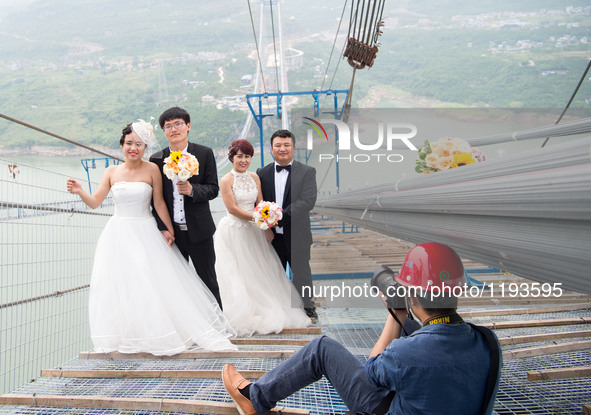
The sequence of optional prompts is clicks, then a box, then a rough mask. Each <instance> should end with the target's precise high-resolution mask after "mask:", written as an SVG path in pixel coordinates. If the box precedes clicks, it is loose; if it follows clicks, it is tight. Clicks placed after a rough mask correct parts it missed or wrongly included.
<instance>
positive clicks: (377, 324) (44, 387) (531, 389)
mask: <svg viewBox="0 0 591 415" xmlns="http://www.w3.org/2000/svg"><path fill="white" fill-rule="evenodd" d="M478 310H482V308H478ZM491 310H493V308H491ZM462 311H469V309H460V313H461V312H462ZM589 311H590V310H589V309H582V310H569V311H564V312H556V313H545V314H544V313H540V314H531V315H523V314H519V315H507V316H486V317H474V318H470V319H468V320H470V321H472V322H476V323H487V322H493V321H494V322H500V321H524V320H540V319H556V318H573V317H574V318H577V317H589V315H590V313H589ZM319 314H320V318H319V321H320V323H321V327H322V333H323V334H326V335H328V336H330V337H333V338H335V339H336V340H338V341H340V342H341V343H343V344H344V345H345V346H346V347H347V348H349V350H351V351H352V352H353V353H354V354H355V355H357V356H358V357H359V359H360V360H362V361H363V360H365V359H366V358H367V356H368V355H369V352H370V350H371V348H372V347H373V344H374V342H375V340H376V339H377V337H378V336H379V334H380V332H381V328H382V325H383V321H384V319H385V318H386V311H385V310H383V309H359V308H355V309H328V308H327V309H320V310H319ZM590 329H591V324H580V325H574V326H568V327H563V326H549V327H526V328H513V329H502V330H497V331H496V332H497V335H498V337H499V338H503V337H507V336H523V335H533V334H540V333H559V332H562V331H567V330H568V331H583V330H590ZM261 337H264V338H297V339H311V338H313V337H314V336H313V335H309V334H307V335H301V334H295V335H294V334H290V335H273V336H261ZM584 339H589V337H586V338H577V339H574V340H584ZM566 341H572V339H571V340H549V341H545V342H536V343H527V344H517V345H507V346H503V350H504V351H507V350H511V349H517V348H524V347H532V345H535V346H539V345H549V344H559V343H564V342H566ZM239 348H240V350H262V349H274V350H297V349H298V347H296V346H252V345H250V346H239ZM282 360H283V359H278V358H264V359H255V358H224V359H220V358H217V359H170V360H167V359H125V360H114V359H74V360H72V361H69V362H67V363H64V364H63V365H62V366H61V367H60V369H74V370H220V371H221V368H222V366H223V365H224V364H225V363H233V364H235V365H236V367H237V368H238V369H239V370H269V369H271V368H273V367H275V366H276V365H278V364H279V363H280V362H281V361H282ZM590 363H591V349H586V350H581V351H567V352H562V353H558V354H551V355H545V356H535V357H525V358H516V359H512V360H507V361H505V364H504V367H503V370H502V379H501V389H500V392H499V395H498V397H497V401H496V405H495V411H496V412H497V413H498V414H580V413H581V411H582V405H583V404H589V403H591V378H576V379H561V380H551V381H530V380H528V379H527V372H528V371H538V370H542V369H553V368H566V367H572V366H588V365H590ZM13 393H18V394H37V395H62V396H63V395H76V396H108V397H124V398H165V399H185V400H207V401H216V402H226V403H227V402H231V400H230V398H229V396H228V395H227V394H226V392H225V389H224V387H223V385H222V383H221V380H220V379H178V378H133V379H131V378H129V379H103V378H91V379H83V378H51V377H39V378H37V379H35V380H33V381H31V382H30V383H28V384H26V385H23V386H22V387H20V388H18V389H17V390H15V391H13ZM281 405H283V406H287V407H291V408H301V409H308V410H310V412H311V413H312V414H342V413H344V412H345V411H346V408H345V407H344V405H343V402H342V400H341V399H340V397H339V396H338V395H337V394H336V393H335V392H334V390H333V389H332V387H331V386H330V384H329V382H328V381H326V380H325V379H323V380H322V381H320V382H317V383H315V384H314V385H311V386H309V387H307V388H305V389H303V390H301V391H299V392H298V393H296V394H294V395H293V396H291V397H289V398H287V399H286V400H285V401H283V402H281ZM164 413H167V414H172V413H175V412H162V411H146V410H141V411H140V410H117V409H83V408H51V407H31V406H0V414H64V415H66V414H72V415H74V414H130V415H131V414H134V415H135V414H137V415H139V414H142V415H151V414H154V415H156V414H164Z"/></svg>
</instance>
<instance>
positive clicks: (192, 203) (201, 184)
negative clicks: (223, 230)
mask: <svg viewBox="0 0 591 415" xmlns="http://www.w3.org/2000/svg"><path fill="white" fill-rule="evenodd" d="M187 152H188V153H190V154H192V155H194V156H195V157H196V158H197V161H199V174H197V175H195V176H193V177H191V178H190V179H189V183H191V185H192V186H193V197H190V196H183V199H184V211H185V219H186V221H187V229H188V236H189V239H190V241H191V242H192V243H196V242H200V241H202V240H204V239H207V238H211V237H212V236H213V234H214V232H215V223H214V221H213V217H212V215H211V210H210V209H209V201H210V200H212V199H215V198H216V197H217V195H218V193H219V190H220V188H219V184H218V175H217V168H216V162H215V157H214V155H213V151H212V149H211V148H209V147H206V146H202V145H200V144H195V143H189V145H188V147H187ZM169 155H170V149H169V148H165V149H163V150H161V151H159V152H157V153H154V154H153V155H152V156H151V157H150V161H151V162H153V163H156V164H157V165H158V167H159V168H160V173H161V174H162V191H163V194H164V201H165V202H166V206H167V207H168V212H169V213H170V218H171V219H172V220H173V221H174V214H173V189H172V186H173V183H172V180H170V179H169V178H168V177H166V175H165V174H164V173H163V172H162V167H163V165H164V159H165V158H166V157H168V156H169ZM152 213H153V215H154V217H155V218H156V221H157V222H158V229H160V230H161V231H162V230H165V229H166V227H165V226H164V223H162V221H161V220H160V218H159V217H158V214H157V213H156V210H155V209H153V212H152Z"/></svg>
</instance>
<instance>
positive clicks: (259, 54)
mask: <svg viewBox="0 0 591 415" xmlns="http://www.w3.org/2000/svg"><path fill="white" fill-rule="evenodd" d="M247 2H248V13H249V14H250V24H251V26H252V34H253V36H254V45H255V47H256V50H257V60H258V62H259V70H260V71H261V79H262V81H263V91H264V92H265V93H267V86H266V85H265V74H264V71H263V64H262V62H261V52H260V51H259V42H258V40H257V33H256V29H255V27H254V19H253V17H252V9H251V7H250V0H247ZM255 92H256V91H255Z"/></svg>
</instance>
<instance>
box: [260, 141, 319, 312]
mask: <svg viewBox="0 0 591 415" xmlns="http://www.w3.org/2000/svg"><path fill="white" fill-rule="evenodd" d="M294 150H295V137H294V135H293V134H292V133H291V132H290V131H288V130H278V131H275V133H273V135H272V136H271V154H273V157H274V158H275V161H274V162H273V163H270V164H268V165H266V166H265V167H261V168H259V169H258V170H257V174H258V175H259V177H260V178H261V187H262V192H263V200H266V201H268V202H275V203H277V204H279V205H280V206H281V207H282V208H283V219H281V221H279V223H278V225H277V227H275V228H273V233H274V238H273V242H272V243H273V248H275V251H277V254H278V255H279V258H280V259H281V263H282V264H283V267H284V268H285V267H286V266H287V263H288V262H289V266H290V267H291V270H292V272H293V285H294V286H295V287H296V289H297V290H298V292H299V293H300V295H301V296H302V299H303V301H304V308H305V310H306V314H307V315H308V317H313V318H316V317H318V316H317V314H316V309H315V307H314V302H313V301H312V298H311V296H310V294H311V291H312V271H311V270H310V246H311V245H312V231H311V229H310V211H311V210H312V208H313V207H314V204H316V196H317V190H316V170H315V169H314V168H313V167H310V166H306V165H305V164H302V163H300V162H298V161H295V160H293V154H294ZM303 287H309V288H308V289H306V290H303ZM305 291H306V292H305ZM303 294H306V295H305V296H304V295H303Z"/></svg>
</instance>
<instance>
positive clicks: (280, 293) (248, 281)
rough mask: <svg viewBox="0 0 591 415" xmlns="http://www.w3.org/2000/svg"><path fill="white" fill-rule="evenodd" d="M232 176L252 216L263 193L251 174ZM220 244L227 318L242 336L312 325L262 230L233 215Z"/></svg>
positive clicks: (223, 225)
mask: <svg viewBox="0 0 591 415" xmlns="http://www.w3.org/2000/svg"><path fill="white" fill-rule="evenodd" d="M232 174H233V175H234V185H233V186H232V191H233V193H234V198H235V199H236V205H237V206H238V207H239V208H240V209H242V210H245V211H247V212H252V211H253V210H254V204H255V202H256V199H257V194H258V191H257V186H256V182H255V181H254V179H253V178H252V177H251V176H250V174H249V173H248V172H245V173H237V172H235V171H234V170H232ZM214 246H215V253H216V263H215V270H216V274H217V278H218V284H219V287H220V295H221V297H222V304H223V305H224V314H226V316H227V317H228V320H229V321H230V324H231V325H232V327H233V328H234V330H236V332H237V334H238V335H240V336H250V335H252V334H254V333H258V334H268V333H277V332H280V331H281V330H283V329H284V328H296V327H307V326H309V325H310V323H311V322H310V319H309V318H308V316H307V315H306V313H305V312H304V310H303V308H302V307H303V306H302V299H301V297H300V296H299V294H298V293H297V291H296V290H295V288H294V287H293V285H292V284H291V282H290V281H289V280H288V279H287V276H286V274H285V270H284V269H283V266H282V265H281V261H280V260H279V257H278V256H277V253H276V252H275V250H274V249H273V246H272V245H271V244H270V243H269V242H268V241H267V239H266V237H265V234H264V231H262V230H261V229H259V228H258V226H256V225H255V224H254V223H253V222H251V221H246V220H243V219H239V218H237V217H235V216H233V215H231V214H230V213H228V214H227V215H226V216H225V217H223V218H222V219H221V220H220V222H219V224H218V227H217V230H216V233H215V235H214Z"/></svg>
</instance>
